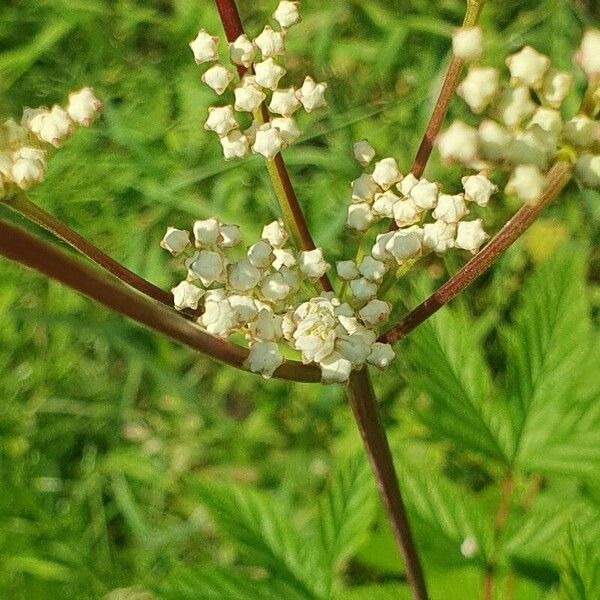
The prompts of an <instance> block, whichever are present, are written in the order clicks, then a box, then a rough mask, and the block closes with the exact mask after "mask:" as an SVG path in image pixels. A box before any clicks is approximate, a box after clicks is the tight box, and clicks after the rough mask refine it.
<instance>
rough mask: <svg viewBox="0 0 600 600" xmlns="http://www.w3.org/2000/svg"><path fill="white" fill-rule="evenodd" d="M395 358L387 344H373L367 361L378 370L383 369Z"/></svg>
mask: <svg viewBox="0 0 600 600" xmlns="http://www.w3.org/2000/svg"><path fill="white" fill-rule="evenodd" d="M394 358H396V354H395V352H394V350H393V349H392V347H391V346H390V345H389V344H382V343H381V342H375V343H374V344H373V345H372V346H371V353H370V354H369V356H368V358H367V361H368V362H370V363H371V364H372V365H374V366H376V367H378V368H379V369H385V368H386V367H387V366H388V365H389V364H390V363H391V362H392V361H393V360H394Z"/></svg>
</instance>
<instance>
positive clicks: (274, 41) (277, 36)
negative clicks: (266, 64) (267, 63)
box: [254, 25, 285, 59]
mask: <svg viewBox="0 0 600 600" xmlns="http://www.w3.org/2000/svg"><path fill="white" fill-rule="evenodd" d="M254 44H255V45H256V46H257V47H258V48H259V49H260V51H261V54H262V57H263V59H265V58H270V57H274V56H280V55H281V54H283V53H284V52H285V46H284V42H283V33H282V32H281V31H273V29H272V28H271V27H269V26H268V25H265V28H264V29H263V30H262V32H261V33H260V35H259V36H258V37H256V38H255V40H254Z"/></svg>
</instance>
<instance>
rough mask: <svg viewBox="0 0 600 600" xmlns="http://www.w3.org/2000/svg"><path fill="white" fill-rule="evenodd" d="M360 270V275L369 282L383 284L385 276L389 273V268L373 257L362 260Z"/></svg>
mask: <svg viewBox="0 0 600 600" xmlns="http://www.w3.org/2000/svg"><path fill="white" fill-rule="evenodd" d="M358 270H359V272H360V274H361V275H362V276H363V277H366V278H367V279H368V280H369V281H374V282H375V283H381V282H382V281H383V276H384V275H385V274H386V272H387V266H386V264H385V263H384V262H382V261H380V260H377V259H376V258H373V257H372V256H365V257H364V258H363V259H362V261H361V263H360V265H359V267H358Z"/></svg>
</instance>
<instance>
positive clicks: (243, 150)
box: [219, 129, 250, 160]
mask: <svg viewBox="0 0 600 600" xmlns="http://www.w3.org/2000/svg"><path fill="white" fill-rule="evenodd" d="M219 141H220V142H221V147H222V148H223V158H224V159H225V160H234V159H236V158H246V156H248V154H249V153H250V144H249V143H248V138H247V137H246V136H245V135H244V134H243V133H242V132H241V131H240V130H239V129H233V130H231V131H230V132H229V133H227V134H225V135H224V136H222V137H221V138H220V140H219Z"/></svg>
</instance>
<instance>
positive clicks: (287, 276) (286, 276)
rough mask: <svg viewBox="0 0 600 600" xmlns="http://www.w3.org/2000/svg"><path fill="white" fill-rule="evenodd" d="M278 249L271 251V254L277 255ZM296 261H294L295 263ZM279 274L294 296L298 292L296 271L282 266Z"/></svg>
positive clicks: (298, 281) (298, 285)
mask: <svg viewBox="0 0 600 600" xmlns="http://www.w3.org/2000/svg"><path fill="white" fill-rule="evenodd" d="M277 251H278V249H277V248H276V249H275V250H273V254H277ZM295 260H296V259H294V261H295ZM273 262H274V261H273ZM279 272H280V273H281V275H282V276H283V280H284V281H285V282H286V283H287V284H288V285H289V286H290V289H291V293H293V294H295V293H297V292H299V291H300V274H299V273H298V270H297V269H295V268H294V269H291V268H289V267H286V266H285V265H282V266H281V267H280V269H279Z"/></svg>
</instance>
